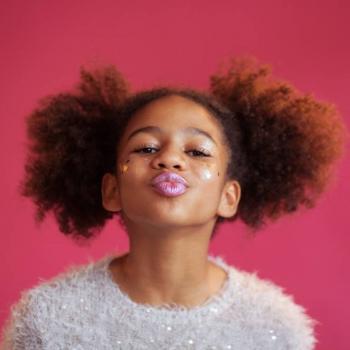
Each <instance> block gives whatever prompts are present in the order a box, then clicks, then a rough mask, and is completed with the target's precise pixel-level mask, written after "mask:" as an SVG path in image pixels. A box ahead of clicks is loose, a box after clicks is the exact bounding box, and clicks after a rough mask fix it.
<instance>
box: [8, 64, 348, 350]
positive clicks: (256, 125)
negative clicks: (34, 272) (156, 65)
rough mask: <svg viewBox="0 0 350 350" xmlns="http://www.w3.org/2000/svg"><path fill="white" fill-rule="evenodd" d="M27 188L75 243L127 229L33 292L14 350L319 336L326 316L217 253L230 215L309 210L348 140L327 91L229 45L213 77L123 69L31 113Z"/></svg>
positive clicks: (13, 338) (14, 329)
mask: <svg viewBox="0 0 350 350" xmlns="http://www.w3.org/2000/svg"><path fill="white" fill-rule="evenodd" d="M27 126H28V136H29V139H30V140H31V144H30V145H29V146H30V148H29V151H30V152H29V154H28V162H27V164H26V168H25V169H26V175H25V178H24V181H23V182H22V184H21V193H22V195H24V196H27V197H31V198H32V199H33V201H34V203H35V204H36V205H37V217H36V219H37V221H42V220H43V219H44V217H45V214H46V213H47V212H49V211H52V212H53V213H54V215H55V217H56V219H57V221H58V224H59V228H60V230H61V231H62V232H63V233H64V234H66V235H71V237H73V238H74V239H75V240H76V241H77V242H79V241H80V242H81V240H82V239H83V240H87V239H92V238H93V237H94V236H96V235H97V234H98V233H99V232H100V231H101V229H102V228H103V226H104V224H105V222H106V220H108V219H111V218H114V217H115V216H118V218H119V219H120V222H121V223H122V225H123V226H124V227H125V230H126V231H127V234H128V237H129V240H130V251H129V252H128V253H126V254H124V255H119V256H113V255H106V256H105V257H104V258H102V259H100V260H98V261H95V262H90V263H88V264H86V265H81V266H72V267H71V268H70V269H69V270H68V271H65V272H64V273H62V274H60V275H59V276H56V277H54V278H52V279H51V280H48V281H45V282H41V283H40V284H39V285H37V286H35V287H34V288H32V289H30V290H27V291H25V293H22V297H21V298H20V300H19V301H18V303H17V304H16V305H13V307H12V309H11V317H10V318H9V320H8V322H7V323H6V327H4V332H3V348H4V349H50V350H54V349H81V350H82V349H84V350H87V349H91V350H92V349H94V350H96V349H167V350H168V349H222V350H223V349H240V350H253V349H259V350H261V349H275V350H277V349H278V350H282V349H283V350H286V349H290V350H307V349H314V346H315V344H316V342H317V339H316V336H315V332H314V325H315V324H316V323H317V321H316V320H313V319H312V318H311V317H309V316H308V315H307V314H306V310H305V309H304V308H303V307H302V306H301V305H298V304H296V303H295V302H294V299H293V297H292V296H291V295H288V294H286V293H284V292H283V289H282V288H281V287H279V286H277V285H275V284H274V283H272V282H271V281H268V280H263V279H260V278H258V277H257V276H256V275H255V274H251V273H248V272H245V271H242V270H239V269H238V268H235V267H234V266H231V265H228V263H227V262H226V261H225V260H224V259H223V258H221V257H219V256H216V257H214V256H212V255H208V247H209V243H210V240H211V239H212V238H213V236H214V234H215V232H216V230H217V227H218V225H219V224H220V223H221V222H223V221H235V220H236V219H238V218H239V219H241V220H242V221H243V222H244V223H246V224H247V227H249V228H251V232H257V231H258V230H259V229H260V228H262V227H263V226H265V225H266V220H267V219H271V220H276V219H277V218H279V217H281V216H282V215H283V214H287V213H292V212H295V211H296V210H297V209H298V208H299V207H301V206H302V205H304V206H306V207H308V208H311V207H313V206H314V204H315V203H316V200H317V198H318V197H319V195H320V194H321V193H322V192H324V190H325V189H326V185H327V183H329V179H330V175H331V169H332V166H333V165H334V164H335V161H336V160H337V159H338V158H339V157H340V155H341V154H342V149H343V142H344V138H343V136H344V134H345V133H344V131H345V128H344V124H343V123H342V122H341V119H340V118H339V115H338V114H337V112H336V109H335V108H334V106H333V105H331V104H326V103H321V102H319V101H316V100H315V99H314V98H313V97H312V96H310V95H302V94H301V93H299V92H298V91H297V90H296V89H295V88H294V87H292V86H291V85H290V84H289V83H286V82H281V81H276V80H273V79H272V78H271V76H270V68H269V66H266V65H259V64H257V63H256V61H255V60H252V59H245V58H243V59H232V60H230V61H229V64H228V66H227V67H226V68H223V69H222V70H221V71H218V72H217V73H216V74H215V75H213V76H212V77H211V84H210V91H209V92H203V91H196V90H193V89H190V88H184V87H182V88H179V87H177V88H176V87H169V86H168V87H154V88H153V89H151V90H148V91H141V92H137V93H130V92H129V85H128V83H127V82H126V81H125V80H124V78H123V77H122V75H121V74H120V73H119V72H118V71H117V70H116V69H115V68H114V67H113V66H107V67H105V68H103V69H102V68H101V69H96V70H92V71H88V70H86V69H84V68H82V69H81V81H80V83H79V85H77V88H76V90H75V91H72V92H70V93H59V94H57V95H52V96H48V97H46V98H44V99H42V100H41V101H40V104H39V106H38V107H37V108H36V109H35V110H34V111H33V113H32V114H31V115H30V116H29V118H28V124H27Z"/></svg>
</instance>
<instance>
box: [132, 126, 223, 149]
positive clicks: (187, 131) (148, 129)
mask: <svg viewBox="0 0 350 350" xmlns="http://www.w3.org/2000/svg"><path fill="white" fill-rule="evenodd" d="M180 130H181V131H182V132H183V133H185V134H190V135H203V136H205V137H207V138H208V139H210V140H211V141H212V142H214V143H215V144H216V145H217V143H216V141H215V140H214V139H213V137H212V136H211V135H210V134H209V133H207V132H206V131H204V130H202V129H198V128H195V127H187V128H183V129H180ZM141 132H145V133H158V134H160V133H162V132H163V130H162V129H161V128H159V127H158V126H145V127H143V128H140V129H136V130H134V131H133V132H132V133H131V134H130V135H129V137H128V139H127V141H129V140H130V139H131V138H132V137H133V136H135V135H136V134H139V133H141Z"/></svg>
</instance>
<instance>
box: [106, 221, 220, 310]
mask: <svg viewBox="0 0 350 350" xmlns="http://www.w3.org/2000/svg"><path fill="white" fill-rule="evenodd" d="M127 227H128V234H129V238H130V251H129V253H127V254H125V255H123V256H121V257H119V258H116V259H115V261H114V262H113V264H112V265H111V270H112V274H113V276H114V278H115V280H116V282H117V283H118V285H119V287H120V288H121V290H123V291H124V292H125V293H126V294H128V296H129V297H130V298H131V299H132V300H134V301H135V302H138V303H142V304H151V305H161V304H173V303H175V304H178V305H184V306H187V307H189V306H195V305H199V304H201V303H203V302H204V301H205V300H206V299H207V298H208V297H210V296H211V295H212V294H214V293H215V292H217V291H218V290H219V289H220V288H221V285H222V283H223V281H224V280H225V278H226V272H224V271H223V270H222V269H221V268H219V267H218V266H216V265H215V264H213V263H212V262H210V261H209V260H208V246H209V242H210V236H211V232H212V227H211V225H207V227H200V228H197V229H193V228H191V229H189V228H187V229H184V228H181V229H171V230H169V229H167V231H166V233H164V230H161V229H159V230H155V229H154V228H148V229H147V228H145V226H144V225H143V226H142V231H141V230H139V229H138V227H137V226H136V225H130V224H129V225H128V226H127ZM162 231H163V232H162ZM113 272H114V273H113Z"/></svg>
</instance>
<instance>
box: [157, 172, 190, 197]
mask: <svg viewBox="0 0 350 350" xmlns="http://www.w3.org/2000/svg"><path fill="white" fill-rule="evenodd" d="M151 183H152V186H153V187H154V188H155V190H156V191H157V192H159V193H161V194H163V195H165V196H168V197H175V196H179V195H181V194H183V193H184V192H186V189H187V187H188V184H187V181H186V180H185V179H184V178H183V177H182V176H180V175H178V174H176V173H173V172H169V171H166V172H163V173H161V174H160V175H158V176H156V177H155V178H154V179H153V180H152V182H151Z"/></svg>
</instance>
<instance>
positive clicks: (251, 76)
mask: <svg viewBox="0 0 350 350" xmlns="http://www.w3.org/2000/svg"><path fill="white" fill-rule="evenodd" d="M172 94H175V95H180V96H183V97H186V98H189V99H191V100H193V101H195V102H196V103H199V104H201V105H202V106H204V107H205V108H206V109H207V110H208V111H209V112H210V114H211V115H213V117H215V118H216V119H218V120H219V121H220V125H221V126H222V132H223V135H224V137H225V139H226V142H227V144H228V145H229V149H230V150H231V151H230V161H229V163H228V165H227V173H226V176H227V178H230V179H236V180H237V181H238V182H239V183H240V186H241V189H242V196H241V200H240V203H239V207H238V210H237V212H236V215H235V216H234V217H232V218H229V219H225V218H222V217H218V219H217V222H216V225H215V228H214V231H213V234H212V237H213V236H214V234H215V233H216V229H217V225H218V224H219V223H221V222H224V221H235V220H237V219H238V218H240V219H241V220H242V221H243V222H244V223H245V224H246V225H247V226H248V227H249V228H251V229H252V232H253V233H255V232H257V231H258V230H260V229H261V228H263V227H264V226H265V225H266V224H267V220H268V219H270V220H276V219H278V218H279V217H281V216H282V215H284V214H287V213H291V212H294V211H296V210H297V209H298V208H299V207H300V206H301V205H304V206H305V207H306V208H312V207H314V206H315V203H316V201H317V199H318V198H319V196H320V195H321V194H322V193H323V192H324V191H325V190H326V188H327V184H329V182H330V179H331V175H332V169H333V167H334V166H335V163H336V160H338V159H339V158H340V157H341V156H342V155H343V151H344V143H345V136H346V132H347V130H346V128H345V124H344V123H343V121H342V119H341V117H340V115H339V112H338V111H337V109H336V107H335V106H334V105H333V104H331V103H328V102H321V101H317V100H316V99H315V98H314V97H313V96H312V95H310V94H302V93H300V92H299V91H298V90H297V89H296V88H295V87H293V86H292V85H291V84H290V83H287V82H284V81H278V80H276V79H272V76H271V67H270V66H268V65H262V64H259V63H258V62H257V61H256V60H255V59H253V58H251V57H241V58H232V59H230V60H229V62H228V64H227V66H226V67H225V66H224V65H223V66H222V67H221V69H219V70H218V72H216V73H215V74H213V75H212V76H211V77H210V88H209V91H208V92H206V91H199V90H194V89H191V88H184V87H182V88H177V87H170V86H166V87H162V86H160V87H153V88H152V89H149V90H146V91H141V92H137V93H131V92H130V88H129V83H128V82H127V81H126V80H125V79H124V77H123V76H122V74H121V73H120V72H119V71H118V70H117V69H116V68H115V66H113V65H108V66H105V67H99V68H97V69H94V70H91V71H88V70H86V69H85V68H84V67H81V69H80V82H79V83H78V84H77V85H76V86H75V89H73V90H72V91H70V92H65V93H58V94H56V95H49V96H46V97H44V98H42V99H41V100H40V101H39V102H38V106H37V108H36V109H35V110H34V111H33V112H32V113H31V114H30V115H29V116H27V119H26V122H27V134H28V139H29V141H30V143H29V145H28V151H29V152H28V155H27V161H26V165H25V176H24V179H23V180H22V182H21V184H20V193H21V195H23V196H26V197H31V198H32V200H33V201H34V203H35V205H36V207H37V210H36V216H35V218H36V221H37V222H41V221H43V219H44V218H45V216H46V213H48V212H50V211H52V212H53V213H54V215H55V218H56V220H57V222H58V225H59V229H60V231H61V232H62V233H64V234H66V235H71V236H72V237H73V238H74V239H75V240H76V241H77V242H78V241H80V239H83V240H87V239H89V238H92V237H93V236H96V235H97V233H99V232H100V231H101V230H102V228H103V226H104V225H105V222H106V220H107V219H111V218H112V217H113V216H114V215H119V219H121V216H120V214H119V213H111V212H109V211H107V210H106V209H104V207H103V206H102V194H101V180H102V177H103V175H104V174H105V173H106V172H111V173H115V172H116V164H117V159H116V156H117V152H116V149H117V147H118V142H119V140H120V138H121V136H122V135H123V132H124V130H125V128H126V127H127V125H128V122H129V120H130V118H132V117H133V115H134V113H135V112H136V111H137V110H139V109H141V108H142V107H144V106H145V105H146V104H148V103H150V102H151V101H154V100H156V99H158V98H161V97H164V96H168V95H172ZM121 222H122V221H121Z"/></svg>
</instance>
